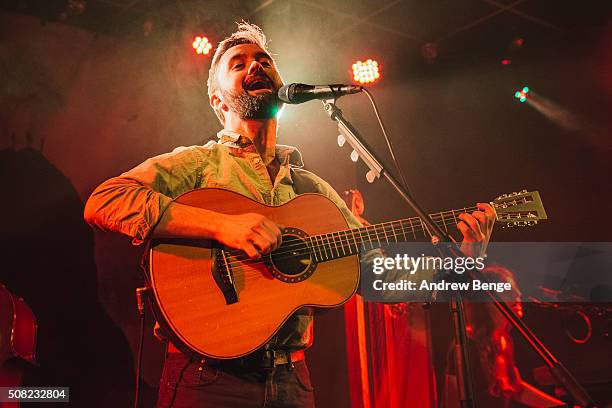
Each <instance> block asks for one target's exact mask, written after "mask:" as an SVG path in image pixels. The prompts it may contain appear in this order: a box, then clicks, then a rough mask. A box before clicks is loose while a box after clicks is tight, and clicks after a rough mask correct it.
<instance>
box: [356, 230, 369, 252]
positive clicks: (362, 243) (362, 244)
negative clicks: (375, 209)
mask: <svg viewBox="0 0 612 408" xmlns="http://www.w3.org/2000/svg"><path fill="white" fill-rule="evenodd" d="M366 228H367V227H366ZM362 229H363V228H359V229H358V230H357V232H359V238H361V246H362V247H363V250H364V251H365V250H366V246H365V243H366V241H365V239H363V235H361V230H362Z"/></svg>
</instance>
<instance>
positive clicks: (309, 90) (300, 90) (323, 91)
mask: <svg viewBox="0 0 612 408" xmlns="http://www.w3.org/2000/svg"><path fill="white" fill-rule="evenodd" d="M362 91H363V87H361V86H359V85H343V84H331V85H306V84H289V85H283V86H282V87H281V88H280V89H279V90H278V99H280V100H281V101H283V102H285V103H292V104H297V103H304V102H308V101H311V100H313V99H338V98H340V97H341V96H344V95H349V94H354V93H358V92H362Z"/></svg>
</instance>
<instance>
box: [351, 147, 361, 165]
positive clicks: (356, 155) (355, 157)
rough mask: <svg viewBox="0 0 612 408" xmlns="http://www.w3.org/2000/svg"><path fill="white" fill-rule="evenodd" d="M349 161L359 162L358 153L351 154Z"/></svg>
mask: <svg viewBox="0 0 612 408" xmlns="http://www.w3.org/2000/svg"><path fill="white" fill-rule="evenodd" d="M351 160H352V161H354V162H357V160H359V153H357V152H356V151H355V150H353V151H352V152H351Z"/></svg>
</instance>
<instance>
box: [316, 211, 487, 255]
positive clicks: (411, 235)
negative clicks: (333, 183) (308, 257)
mask: <svg viewBox="0 0 612 408" xmlns="http://www.w3.org/2000/svg"><path fill="white" fill-rule="evenodd" d="M475 209H476V207H465V208H460V209H456V210H450V211H442V212H439V213H433V214H430V217H431V218H432V220H433V221H434V222H435V223H436V224H438V226H439V227H440V228H442V229H444V230H445V231H446V232H448V226H449V225H453V226H454V225H456V224H457V222H458V221H459V218H458V216H459V215H460V214H463V213H465V212H470V211H474V210H475ZM430 237H431V233H430V232H429V231H428V229H427V226H426V225H425V223H423V221H422V220H421V219H420V218H419V217H411V218H405V219H402V220H396V221H389V222H383V223H380V224H374V225H368V226H366V227H361V228H355V229H348V230H345V231H337V232H331V233H329V234H321V235H314V236H310V237H309V238H308V239H309V241H310V246H311V247H312V249H313V253H314V255H315V259H316V261H317V262H321V261H330V260H333V259H338V258H343V257H345V256H350V255H356V254H358V253H360V252H362V251H367V250H370V249H374V248H378V247H380V246H381V245H382V244H391V243H398V242H408V241H416V240H418V239H420V238H430Z"/></svg>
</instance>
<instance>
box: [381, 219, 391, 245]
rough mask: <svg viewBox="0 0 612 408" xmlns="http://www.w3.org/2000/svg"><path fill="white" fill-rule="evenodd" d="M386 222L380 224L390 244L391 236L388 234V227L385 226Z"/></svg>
mask: <svg viewBox="0 0 612 408" xmlns="http://www.w3.org/2000/svg"><path fill="white" fill-rule="evenodd" d="M385 224H386V223H384V222H383V223H382V224H380V226H381V227H382V229H383V234H385V241H387V244H388V243H389V237H388V236H387V228H386V227H385Z"/></svg>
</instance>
